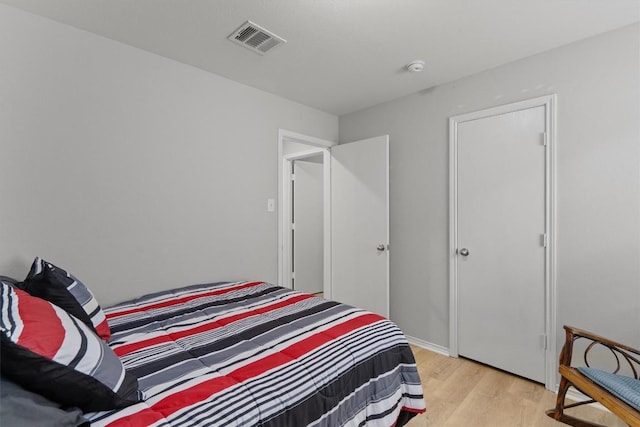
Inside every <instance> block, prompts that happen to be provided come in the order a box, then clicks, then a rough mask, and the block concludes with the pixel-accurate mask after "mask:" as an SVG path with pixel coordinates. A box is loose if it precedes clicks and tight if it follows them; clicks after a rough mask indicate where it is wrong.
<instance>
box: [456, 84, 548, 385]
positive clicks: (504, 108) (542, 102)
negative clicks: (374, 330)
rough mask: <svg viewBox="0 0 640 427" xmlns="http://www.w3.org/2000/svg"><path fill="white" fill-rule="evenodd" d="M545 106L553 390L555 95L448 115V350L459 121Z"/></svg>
mask: <svg viewBox="0 0 640 427" xmlns="http://www.w3.org/2000/svg"><path fill="white" fill-rule="evenodd" d="M539 106H544V107H545V134H546V154H545V155H546V170H545V199H546V200H545V233H546V234H547V236H548V245H547V251H546V253H545V334H546V351H545V387H546V388H547V389H548V390H556V386H557V384H556V382H557V381H556V377H557V374H556V371H557V362H556V359H557V353H556V160H555V159H556V110H557V96H556V95H555V94H552V95H546V96H541V97H538V98H533V99H528V100H524V101H520V102H515V103H511V104H506V105H501V106H497V107H493V108H488V109H484V110H480V111H474V112H471V113H467V114H461V115H457V116H453V117H450V118H449V353H450V355H451V356H452V357H458V275H457V273H458V264H457V263H458V257H457V255H456V245H457V241H458V229H457V223H458V221H457V219H458V162H457V159H458V124H460V123H463V122H467V121H470V120H477V119H480V118H485V117H490V116H496V115H500V114H505V113H509V112H513V111H519V110H524V109H528V108H534V107H539Z"/></svg>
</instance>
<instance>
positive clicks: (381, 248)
mask: <svg viewBox="0 0 640 427" xmlns="http://www.w3.org/2000/svg"><path fill="white" fill-rule="evenodd" d="M376 249H377V250H379V251H380V252H382V251H384V245H378V246H377V247H376Z"/></svg>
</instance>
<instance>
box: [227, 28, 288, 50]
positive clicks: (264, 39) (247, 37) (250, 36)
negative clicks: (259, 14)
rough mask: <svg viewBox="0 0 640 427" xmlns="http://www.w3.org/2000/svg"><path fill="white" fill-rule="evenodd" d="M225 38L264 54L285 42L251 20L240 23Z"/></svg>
mask: <svg viewBox="0 0 640 427" xmlns="http://www.w3.org/2000/svg"><path fill="white" fill-rule="evenodd" d="M227 39H229V40H231V41H232V42H234V43H237V44H239V45H241V46H244V47H246V48H247V49H251V50H252V51H253V52H255V53H259V54H260V55H264V54H265V53H267V52H269V51H271V50H273V49H275V48H276V47H278V46H280V45H281V44H284V43H286V42H287V41H286V40H285V39H283V38H282V37H280V36H277V35H275V34H274V33H272V32H271V31H269V30H265V29H264V28H262V27H261V26H260V25H257V24H254V23H253V22H251V21H247V22H245V23H244V24H242V25H240V27H238V29H237V30H235V31H234V32H233V33H231V34H230V35H229V37H227Z"/></svg>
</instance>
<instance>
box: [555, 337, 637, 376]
mask: <svg viewBox="0 0 640 427" xmlns="http://www.w3.org/2000/svg"><path fill="white" fill-rule="evenodd" d="M564 329H565V331H566V339H565V344H564V346H563V348H562V351H561V353H560V365H564V366H571V360H572V356H573V343H574V342H575V341H576V340H578V339H580V338H584V339H586V340H588V341H591V343H590V344H589V345H588V346H587V348H586V349H585V351H584V354H583V359H584V362H585V364H586V365H587V366H589V361H588V354H589V351H591V349H592V348H593V347H595V346H596V345H601V346H604V347H606V348H608V349H609V350H610V351H611V352H612V353H613V356H614V357H615V359H616V363H617V367H616V369H615V371H614V372H612V373H614V374H615V373H617V372H618V371H620V368H621V366H620V362H621V358H622V360H624V361H626V362H627V365H628V366H629V368H630V369H631V372H632V373H633V377H634V378H635V379H638V372H639V371H640V350H638V349H635V348H633V347H630V346H628V345H624V344H621V343H618V342H616V341H613V340H610V339H608V338H605V337H602V336H600V335H596V334H594V333H592V332H589V331H585V330H583V329H579V328H574V327H572V326H564Z"/></svg>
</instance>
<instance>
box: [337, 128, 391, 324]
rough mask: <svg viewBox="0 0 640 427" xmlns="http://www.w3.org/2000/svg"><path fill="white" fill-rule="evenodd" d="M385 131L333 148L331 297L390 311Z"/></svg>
mask: <svg viewBox="0 0 640 427" xmlns="http://www.w3.org/2000/svg"><path fill="white" fill-rule="evenodd" d="M388 243H389V136H388V135H385V136H380V137H376V138H371V139H367V140H363V141H356V142H351V143H348V144H341V145H337V146H334V147H331V289H332V291H331V298H332V299H334V300H336V301H340V302H343V303H346V304H350V305H353V306H356V307H360V308H364V309H366V310H369V311H372V312H374V313H378V314H381V315H383V316H385V317H388V316H389V252H388Z"/></svg>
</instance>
